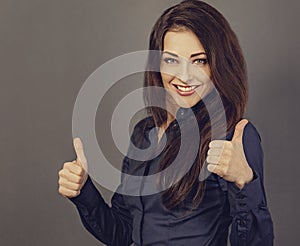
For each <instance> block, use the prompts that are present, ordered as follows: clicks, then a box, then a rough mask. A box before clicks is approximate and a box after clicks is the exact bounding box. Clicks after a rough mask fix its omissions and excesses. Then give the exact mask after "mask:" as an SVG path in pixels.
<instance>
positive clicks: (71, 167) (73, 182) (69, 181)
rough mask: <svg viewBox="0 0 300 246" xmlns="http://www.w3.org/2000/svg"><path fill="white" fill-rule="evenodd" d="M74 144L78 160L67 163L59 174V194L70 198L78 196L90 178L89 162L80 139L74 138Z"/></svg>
mask: <svg viewBox="0 0 300 246" xmlns="http://www.w3.org/2000/svg"><path fill="white" fill-rule="evenodd" d="M73 144H74V149H75V152H76V155H77V159H76V160H74V161H72V162H65V163H64V165H63V168H62V169H61V170H60V171H59V172H58V176H59V179H58V184H59V188H58V192H59V193H60V194H61V195H63V196H65V197H68V198H71V197H76V196H78V195H79V194H80V190H81V188H82V187H83V185H84V184H85V182H86V180H87V178H88V172H87V160H86V157H85V154H84V151H83V145H82V142H81V140H80V138H74V140H73Z"/></svg>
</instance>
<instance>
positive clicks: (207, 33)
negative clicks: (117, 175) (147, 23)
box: [59, 0, 274, 246]
mask: <svg viewBox="0 0 300 246" xmlns="http://www.w3.org/2000/svg"><path fill="white" fill-rule="evenodd" d="M149 50H157V51H159V53H160V56H159V57H157V55H154V56H152V55H151V52H150V54H149V57H148V64H147V67H148V68H149V69H147V71H146V72H145V77H144V87H145V88H147V87H151V86H158V87H162V88H164V89H165V90H164V94H159V95H158V94H155V93H153V90H145V93H144V99H145V103H146V107H147V109H148V113H149V117H147V118H145V119H143V120H142V121H140V122H139V123H138V124H137V125H136V127H135V128H134V131H133V133H132V136H131V141H132V143H133V145H134V146H136V147H139V148H140V149H147V148H148V147H149V145H150V144H154V145H155V146H154V148H151V149H152V150H156V149H157V148H159V147H160V142H161V141H159V140H160V138H161V136H162V135H163V134H165V135H166V138H167V140H166V145H165V146H164V148H163V150H162V152H161V153H160V154H159V155H158V156H157V157H155V158H153V159H151V160H146V161H138V160H135V159H133V158H129V157H127V156H126V157H124V160H123V165H122V171H123V172H124V173H127V174H131V175H134V176H147V175H152V174H155V173H160V174H162V175H161V176H159V177H160V178H159V179H158V185H163V186H164V187H167V189H165V190H163V192H159V193H156V194H152V195H147V196H142V195H141V196H139V197H138V196H130V195H124V193H122V191H123V190H124V189H125V190H126V188H128V187H129V188H130V183H129V182H128V180H126V179H124V178H123V177H122V179H121V184H120V186H119V187H118V189H117V190H116V192H115V193H114V195H113V197H112V200H111V203H112V206H111V207H109V206H108V205H107V204H106V203H105V201H104V200H103V198H102V196H101V194H100V193H99V191H98V190H97V189H96V187H95V185H94V184H93V182H92V180H91V178H90V176H89V175H88V173H87V171H86V170H87V168H86V166H87V164H88V163H87V159H86V157H85V155H84V151H83V145H82V142H81V140H80V139H74V148H75V151H76V154H77V160H76V161H73V162H67V163H65V164H64V167H63V168H62V170H61V171H60V172H59V185H60V187H59V192H60V193H61V194H62V195H64V196H66V197H68V198H69V199H70V200H71V201H72V202H73V203H74V204H75V205H76V207H77V209H78V211H79V214H80V216H81V219H82V222H83V224H84V226H85V227H86V229H87V230H88V231H89V232H90V233H92V234H93V235H94V236H95V237H96V238H97V239H99V240H100V241H102V242H104V243H106V244H107V245H122V246H124V245H130V244H132V243H133V244H134V245H178V246H179V245H210V246H226V245H227V241H228V235H229V226H230V225H231V232H230V236H229V239H230V242H231V245H232V246H237V245H253V246H259V245H261V246H270V245H273V238H274V235H273V222H272V219H271V215H270V213H269V210H268V207H267V200H266V194H265V189H264V182H263V177H264V175H263V151H262V146H261V138H260V135H259V133H258V131H257V130H256V128H255V127H254V125H253V124H252V123H251V122H249V121H248V120H246V119H243V118H242V117H243V115H244V111H245V107H246V102H247V97H248V89H247V72H246V64H245V61H244V57H243V54H242V51H241V48H240V45H239V42H238V39H237V37H236V35H235V33H234V32H233V30H232V29H231V27H230V25H229V23H228V22H227V21H226V20H225V18H224V17H223V16H222V15H221V13H219V12H218V11H217V10H216V9H214V8H213V7H211V6H210V5H208V4H207V3H205V2H203V1H196V0H185V1H182V2H181V3H179V4H177V5H174V6H172V7H171V8H169V9H167V10H166V11H165V12H164V13H163V14H162V15H161V16H160V17H159V19H158V20H157V22H156V23H155V25H154V27H153V29H152V32H151V35H150V43H149ZM158 58H159V59H158ZM157 60H159V67H160V71H159V72H154V71H157V70H153V69H151V68H152V66H155V64H156V65H157ZM218 98H221V102H222V103H223V107H220V104H218V100H217V99H218ZM157 101H163V102H164V104H165V106H166V107H165V108H158V107H154V106H151V105H157V104H156V103H153V102H157ZM204 101H205V103H204ZM207 105H208V106H209V107H210V108H211V109H212V110H211V111H210V112H208V109H207ZM223 109H224V110H223ZM224 111H225V112H224ZM170 112H175V115H174V114H172V113H170ZM223 113H225V116H226V117H225V118H226V121H225V123H224V121H223V118H222V114H223ZM194 118H196V120H197V121H196V127H194V125H192V124H191V119H194ZM179 125H180V127H179ZM224 127H225V129H226V134H225V135H226V136H224V133H223V131H222V130H221V129H223V128H224ZM157 129H159V131H157ZM212 129H219V131H218V132H217V133H216V134H215V135H214V136H213V134H212ZM183 132H187V133H188V137H184V136H185V135H184V134H183ZM150 133H151V134H152V135H151V136H150ZM153 133H154V134H153ZM196 133H200V136H201V139H199V141H198V140H197V142H196V144H194V142H193V141H192V140H194V139H195V136H196V135H197V134H196ZM153 135H154V138H153ZM153 140H154V141H153ZM181 142H183V143H184V144H183V145H181ZM192 145H195V146H196V147H195V148H196V150H197V151H196V152H197V153H196V154H195V156H196V157H195V158H193V160H192V161H191V158H190V157H191V156H192V155H193V153H191V149H193V148H191V147H194V146H192ZM182 149H183V150H184V151H183V153H184V156H183V157H181V159H180V160H179V163H180V167H179V168H178V169H176V170H174V168H173V170H172V172H171V175H170V174H168V173H167V175H168V176H167V175H165V174H166V172H161V171H163V170H165V169H166V168H168V167H169V166H171V165H172V164H173V162H174V159H175V158H177V154H178V152H180V151H182ZM179 150H180V151H179ZM128 151H129V152H131V151H133V150H132V149H130V148H129V150H128ZM135 151H136V150H135ZM131 156H134V155H131ZM186 166H190V169H189V170H188V172H187V173H185V175H184V176H183V177H182V178H181V179H180V180H179V181H178V182H175V183H173V184H172V185H171V186H166V185H165V184H166V183H168V181H169V180H168V178H169V177H171V179H172V178H173V177H176V176H178V173H180V170H181V168H183V169H184V167H186ZM206 171H209V172H211V173H209V174H210V175H208V177H207V178H206V179H205V180H201V179H200V178H199V177H200V176H201V175H202V174H203V173H204V172H206ZM139 185H140V186H139V187H138V189H139V190H140V194H143V190H144V189H146V188H147V184H145V183H142V184H139Z"/></svg>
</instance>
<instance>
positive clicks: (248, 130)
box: [226, 120, 262, 144]
mask: <svg viewBox="0 0 300 246" xmlns="http://www.w3.org/2000/svg"><path fill="white" fill-rule="evenodd" d="M233 133H234V129H233V130H232V131H231V132H230V133H229V134H228V135H227V136H226V139H227V140H229V141H230V140H231V139H232V137H233ZM253 141H255V142H261V141H262V138H261V136H260V133H259V131H258V130H257V128H256V127H255V126H254V124H253V122H252V121H250V120H248V123H247V124H246V126H245V128H244V133H243V143H244V144H246V143H248V142H253Z"/></svg>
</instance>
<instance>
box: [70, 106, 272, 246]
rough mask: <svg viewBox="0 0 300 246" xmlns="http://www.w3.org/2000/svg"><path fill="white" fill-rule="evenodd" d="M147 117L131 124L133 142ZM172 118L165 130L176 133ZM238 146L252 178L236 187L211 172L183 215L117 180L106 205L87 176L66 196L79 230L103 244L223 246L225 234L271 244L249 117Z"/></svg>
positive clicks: (152, 165) (239, 241)
mask: <svg viewBox="0 0 300 246" xmlns="http://www.w3.org/2000/svg"><path fill="white" fill-rule="evenodd" d="M184 114H185V109H183V108H182V109H180V115H181V117H184V116H185V115H184ZM149 121H153V119H152V118H151V117H149V118H146V119H144V120H143V121H142V122H140V123H139V124H138V125H137V126H136V127H135V129H134V132H133V135H132V139H133V140H134V139H136V138H140V137H141V136H142V137H143V138H145V140H147V139H146V138H147V131H149V130H151V127H150V128H149V127H148V128H146V129H145V128H144V124H146V123H149ZM176 122H177V121H173V122H172V123H171V124H170V126H169V127H168V129H167V130H166V133H167V134H170V133H171V132H176V129H177V123H176ZM148 125H149V124H148ZM150 125H151V124H150ZM141 134H142V135H141ZM232 136H233V132H231V133H230V134H229V135H228V136H226V139H227V140H231V138H232ZM146 142H147V141H146ZM243 146H244V151H245V156H246V158H247V161H248V163H249V165H250V166H251V168H252V170H253V173H254V178H253V180H252V181H251V182H249V183H247V184H246V185H245V186H244V187H243V189H242V190H240V189H239V188H238V187H237V186H236V185H235V183H232V182H228V181H226V180H224V179H222V178H221V177H219V176H218V175H216V174H214V173H211V174H210V175H209V176H208V178H207V179H206V181H205V182H206V185H205V193H204V197H203V200H202V202H201V203H200V205H199V206H198V207H197V208H196V209H194V210H193V211H192V212H191V213H189V214H188V215H186V216H184V217H178V215H180V214H181V212H182V211H183V208H182V209H181V210H176V209H174V210H171V211H169V210H167V209H166V208H165V207H164V206H163V204H162V201H161V194H162V193H156V194H153V195H147V196H129V195H122V194H120V193H118V190H121V189H124V186H125V184H124V182H123V179H121V184H120V186H119V187H118V189H117V191H116V192H115V193H114V195H113V197H112V200H111V204H112V206H111V207H110V206H108V205H107V203H106V202H105V201H104V200H103V198H102V196H101V194H100V193H99V192H98V190H97V189H96V187H95V186H94V184H93V182H92V180H91V178H90V177H89V178H88V180H87V182H86V184H85V185H84V186H83V188H82V190H81V193H80V195H79V196H77V197H75V198H71V199H70V200H71V201H72V202H73V203H74V204H75V205H76V207H77V209H78V212H79V214H80V217H81V220H82V223H83V225H84V226H85V228H86V229H87V230H88V231H89V232H90V233H92V234H93V235H94V236H95V237H96V238H97V239H98V240H100V241H101V242H103V243H105V244H107V245H115V246H116V245H122V246H126V245H174V246H179V245H189V246H193V245H195V246H196V245H197V246H198V245H201V246H202V245H209V246H214V245H215V246H226V245H227V240H228V236H229V240H230V243H231V245H233V246H237V245H253V246H258V245H261V246H270V245H273V239H274V234H273V222H272V219H271V215H270V213H269V210H268V207H267V200H266V194H265V190H264V183H263V151H262V147H261V138H260V135H259V133H258V131H257V130H256V128H255V127H254V126H253V124H252V123H251V122H250V121H249V122H248V124H247V125H246V126H245V129H244V135H243ZM160 157H161V155H159V156H158V157H156V158H154V159H153V160H151V161H149V162H148V163H147V165H145V166H144V167H143V168H140V169H139V170H138V171H136V172H135V173H134V175H148V174H154V173H155V172H156V171H157V168H158V161H159V159H160ZM137 164H138V162H135V161H134V160H132V159H129V158H127V157H125V158H124V160H123V165H122V171H123V172H126V173H130V174H133V173H132V170H133V168H135V167H136V165H137ZM196 187H197V183H196V184H195V186H194V188H193V189H192V190H191V192H190V194H189V195H190V196H191V197H192V195H193V192H194V191H195V189H196ZM187 200H188V198H187ZM230 225H231V228H230Z"/></svg>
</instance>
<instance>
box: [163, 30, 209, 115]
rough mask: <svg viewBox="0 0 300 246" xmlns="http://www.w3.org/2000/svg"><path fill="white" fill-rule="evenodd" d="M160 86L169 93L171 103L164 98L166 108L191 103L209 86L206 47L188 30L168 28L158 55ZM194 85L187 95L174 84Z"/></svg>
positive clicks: (199, 98) (185, 105)
mask: <svg viewBox="0 0 300 246" xmlns="http://www.w3.org/2000/svg"><path fill="white" fill-rule="evenodd" d="M160 69H161V77H162V82H163V86H164V88H165V89H167V90H168V92H169V93H170V94H171V96H172V98H173V100H174V101H175V103H176V104H175V105H174V103H172V102H171V100H168V99H167V102H166V103H167V108H170V109H171V107H175V112H176V110H177V109H178V108H179V107H180V106H182V107H189V108H190V107H192V106H194V105H195V104H196V103H197V102H199V101H200V100H201V99H202V98H204V97H205V96H206V95H207V94H208V93H209V92H210V91H211V90H212V89H213V84H212V83H211V82H210V76H211V71H210V66H209V64H208V63H207V56H206V53H205V50H204V48H203V46H202V44H201V42H200V41H199V39H198V38H197V36H196V35H195V34H194V33H193V32H192V31H189V30H185V31H176V32H174V31H168V32H167V33H166V34H165V37H164V50H163V55H162V59H161V66H160ZM189 85H197V86H198V87H197V88H196V89H195V90H194V91H195V93H193V94H192V95H190V96H182V95H180V94H179V93H178V89H177V88H176V86H184V87H187V86H189Z"/></svg>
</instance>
